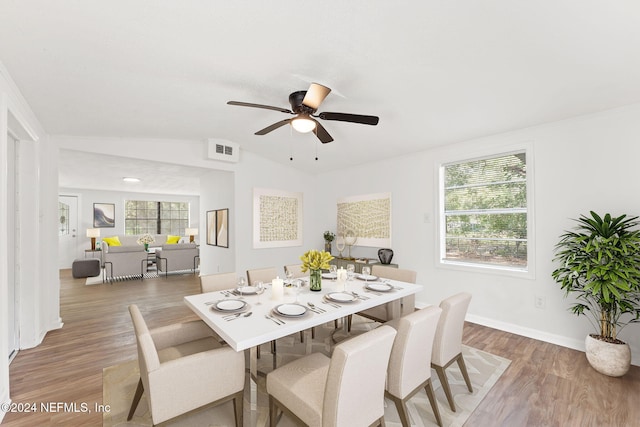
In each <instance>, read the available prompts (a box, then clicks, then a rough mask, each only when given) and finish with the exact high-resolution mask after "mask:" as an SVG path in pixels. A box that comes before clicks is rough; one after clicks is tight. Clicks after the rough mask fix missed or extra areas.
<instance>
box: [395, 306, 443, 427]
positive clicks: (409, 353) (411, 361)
mask: <svg viewBox="0 0 640 427" xmlns="http://www.w3.org/2000/svg"><path fill="white" fill-rule="evenodd" d="M440 313H442V309H440V308H439V307H436V306H430V307H427V308H424V309H422V310H417V311H414V312H413V313H410V314H407V315H406V316H402V317H401V318H399V319H394V320H391V321H389V322H387V323H385V325H389V326H391V327H393V328H395V329H396V330H397V331H398V334H397V335H396V339H395V341H394V342H393V348H392V349H391V356H390V357H389V368H388V369H387V386H386V391H385V395H386V396H387V397H388V398H390V399H391V400H392V401H393V402H394V403H395V405H396V409H397V410H398V414H399V415H400V422H401V423H402V426H403V427H410V426H411V423H410V422H409V414H408V412H407V401H408V400H409V399H411V398H412V397H413V396H414V395H415V394H416V393H417V392H419V391H420V390H421V389H423V388H424V390H425V391H426V392H427V397H428V398H429V402H430V403H431V409H432V410H433V415H434V416H435V418H436V422H437V423H438V425H439V426H442V418H441V417H440V410H439V409H438V402H437V401H436V397H435V393H434V391H433V385H432V384H431V352H432V350H433V339H434V337H435V334H436V328H437V327H438V319H439V318H440Z"/></svg>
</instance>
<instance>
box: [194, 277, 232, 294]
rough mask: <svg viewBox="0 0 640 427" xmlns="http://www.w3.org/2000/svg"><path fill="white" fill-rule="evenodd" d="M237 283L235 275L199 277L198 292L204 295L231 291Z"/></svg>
mask: <svg viewBox="0 0 640 427" xmlns="http://www.w3.org/2000/svg"><path fill="white" fill-rule="evenodd" d="M237 283H238V275H237V274H236V273H218V274H205V275H204V276H200V291H201V292H202V293H205V292H215V291H222V290H225V289H233V288H235V287H236V286H237Z"/></svg>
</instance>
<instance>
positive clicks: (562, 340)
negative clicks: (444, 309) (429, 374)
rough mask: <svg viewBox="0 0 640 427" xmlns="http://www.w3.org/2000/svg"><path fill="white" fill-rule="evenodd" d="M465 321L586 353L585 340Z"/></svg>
mask: <svg viewBox="0 0 640 427" xmlns="http://www.w3.org/2000/svg"><path fill="white" fill-rule="evenodd" d="M465 320H467V321H469V322H471V323H477V324H478V325H482V326H487V327H489V328H493V329H498V330H500V331H505V332H509V333H512V334H516V335H521V336H523V337H527V338H532V339H535V340H539V341H544V342H548V343H551V344H556V345H560V346H562V347H567V348H572V349H574V350H578V351H582V352H584V350H585V349H584V339H582V340H577V339H574V338H569V337H565V336H562V335H556V334H550V333H548V332H544V331H539V330H537V329H532V328H525V327H523V326H519V325H514V324H512V323H506V322H500V321H499V320H494V319H489V318H486V317H481V316H476V315H474V314H467V317H466V318H465ZM631 364H632V365H634V366H640V354H637V353H635V352H633V349H632V354H631Z"/></svg>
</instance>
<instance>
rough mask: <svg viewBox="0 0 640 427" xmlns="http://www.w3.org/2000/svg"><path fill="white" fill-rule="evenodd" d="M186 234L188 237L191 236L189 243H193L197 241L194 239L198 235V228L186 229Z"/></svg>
mask: <svg viewBox="0 0 640 427" xmlns="http://www.w3.org/2000/svg"><path fill="white" fill-rule="evenodd" d="M184 232H185V234H186V235H187V236H189V243H193V242H194V241H195V238H194V237H195V236H197V235H198V229H197V228H185V230H184Z"/></svg>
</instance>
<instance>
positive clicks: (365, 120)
mask: <svg viewBox="0 0 640 427" xmlns="http://www.w3.org/2000/svg"><path fill="white" fill-rule="evenodd" d="M318 117H320V118H321V119H323V120H337V121H339V122H351V123H360V124H363V125H372V126H375V125H377V124H378V121H379V120H380V119H379V118H378V117H377V116H363V115H361V114H347V113H327V112H325V113H320V114H319V115H318Z"/></svg>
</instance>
